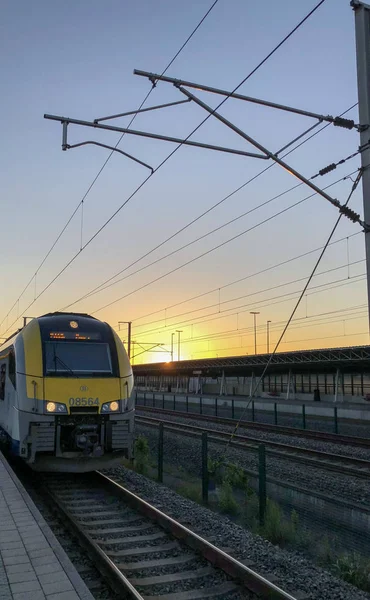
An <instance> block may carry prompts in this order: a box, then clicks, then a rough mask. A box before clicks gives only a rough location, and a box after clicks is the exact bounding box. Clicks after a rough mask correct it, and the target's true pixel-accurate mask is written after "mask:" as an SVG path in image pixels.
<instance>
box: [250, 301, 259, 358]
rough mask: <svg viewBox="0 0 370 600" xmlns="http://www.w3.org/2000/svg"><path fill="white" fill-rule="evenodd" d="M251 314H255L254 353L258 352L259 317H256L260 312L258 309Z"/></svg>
mask: <svg viewBox="0 0 370 600" xmlns="http://www.w3.org/2000/svg"><path fill="white" fill-rule="evenodd" d="M250 314H251V315H253V319H254V354H257V319H256V317H257V315H259V314H260V313H259V312H257V311H251V313H250Z"/></svg>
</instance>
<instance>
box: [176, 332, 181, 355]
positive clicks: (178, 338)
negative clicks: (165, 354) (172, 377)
mask: <svg viewBox="0 0 370 600" xmlns="http://www.w3.org/2000/svg"><path fill="white" fill-rule="evenodd" d="M176 333H177V334H178V337H177V360H178V361H180V334H181V333H182V329H176Z"/></svg>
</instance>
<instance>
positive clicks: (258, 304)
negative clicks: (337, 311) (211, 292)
mask: <svg viewBox="0 0 370 600" xmlns="http://www.w3.org/2000/svg"><path fill="white" fill-rule="evenodd" d="M365 276H366V274H365V273H360V274H359V275H354V276H353V277H351V278H350V279H348V277H344V278H342V279H338V280H336V281H335V282H331V283H330V282H329V283H323V284H321V285H318V286H315V287H314V288H311V289H313V290H317V289H318V288H324V289H318V291H310V292H309V295H313V294H318V293H322V292H326V291H328V290H332V289H336V288H338V287H343V286H347V285H353V284H355V283H358V282H359V281H364V279H365ZM334 284H335V285H334ZM326 286H330V287H326ZM297 294H299V290H296V291H294V292H287V293H286V294H279V295H278V296H273V297H272V298H264V299H262V300H255V301H254V302H251V303H249V304H242V305H241V306H237V307H233V308H228V309H225V310H224V311H221V312H219V311H214V312H213V313H209V314H208V315H202V316H200V317H192V318H190V319H187V320H186V321H184V320H183V321H178V322H177V323H172V324H171V325H170V326H169V327H171V328H174V327H180V326H181V327H186V326H191V325H199V324H204V323H210V322H212V321H217V320H219V319H226V318H228V317H232V316H236V315H240V314H242V313H244V312H249V311H250V309H251V308H259V309H261V308H271V306H275V305H277V304H283V303H285V302H290V301H291V300H294V299H295V298H297V297H298V296H297ZM290 296H292V297H290ZM273 300H275V302H273ZM266 302H267V304H264V303H266ZM245 307H248V308H245ZM241 309H244V310H241ZM232 310H233V311H236V312H233V313H230V311H232ZM225 313H229V314H225ZM210 317H211V318H210ZM197 319H202V320H197ZM169 327H167V330H168V328H169ZM163 329H165V328H164V327H163V326H161V327H154V328H153V329H150V330H148V331H142V332H139V334H138V335H140V336H141V337H144V336H145V337H146V336H148V335H153V334H154V333H163V331H162V330H163Z"/></svg>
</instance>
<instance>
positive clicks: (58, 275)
mask: <svg viewBox="0 0 370 600" xmlns="http://www.w3.org/2000/svg"><path fill="white" fill-rule="evenodd" d="M325 1H326V0H320V2H318V4H316V6H314V8H313V9H312V10H311V11H309V12H308V13H307V14H306V16H305V17H304V18H303V19H301V20H300V21H299V23H298V24H297V25H296V26H295V27H294V28H293V29H292V30H291V31H290V32H289V33H288V34H287V35H286V36H285V37H284V38H283V39H282V40H281V41H280V42H279V43H278V44H277V45H276V46H275V47H274V48H273V49H272V50H271V51H270V52H269V53H268V54H267V55H266V56H265V57H264V58H263V59H262V60H261V61H260V62H259V63H258V64H257V66H256V67H254V69H252V71H250V72H249V74H248V75H247V76H246V77H244V78H243V79H242V81H241V82H240V83H239V84H238V85H237V86H236V87H235V88H234V89H233V90H232V91H231V92H230V95H231V94H233V93H234V92H236V91H237V90H238V89H239V88H240V87H241V86H242V85H244V83H245V82H246V81H247V80H248V79H250V77H252V75H254V73H256V71H258V70H259V69H260V68H261V67H262V65H263V64H265V63H266V62H267V61H268V60H269V59H270V58H271V56H273V55H274V54H275V53H276V52H277V50H278V49H279V48H280V47H281V46H282V45H283V44H284V43H285V42H286V41H287V40H288V39H289V38H290V37H291V36H292V35H293V34H294V33H295V32H296V31H297V30H298V29H299V28H300V27H301V26H302V25H303V24H304V23H305V22H306V21H307V20H308V19H309V18H310V17H311V16H312V15H313V14H314V13H315V12H316V11H317V10H318V9H319V8H320V6H322V4H324V2H325ZM230 95H229V96H227V97H225V98H224V99H223V100H222V101H221V102H220V103H219V104H218V105H217V106H216V108H215V109H214V110H213V112H212V113H210V114H208V115H207V116H206V117H205V118H204V119H203V121H201V123H200V124H199V125H198V126H197V127H195V128H194V129H193V130H192V131H191V132H190V133H189V135H188V136H187V137H186V138H185V139H184V140H182V142H181V143H180V144H178V146H176V148H174V150H172V151H171V152H170V154H168V155H167V156H166V158H165V159H164V160H162V162H161V163H160V164H159V165H158V166H157V167H156V168H155V169H154V170H153V172H152V173H150V174H149V175H148V176H147V177H146V178H145V179H144V180H143V181H142V182H141V183H140V184H139V186H137V187H136V189H135V190H134V191H133V192H132V193H131V194H130V195H129V196H128V198H126V200H125V201H124V202H123V203H122V204H121V205H120V206H119V207H118V209H117V210H116V211H115V212H114V213H113V214H112V215H111V216H110V217H109V218H108V219H107V220H106V221H105V222H104V223H103V225H102V226H101V227H100V228H99V229H98V230H97V231H96V232H95V233H94V234H93V235H92V236H91V237H90V238H89V240H88V241H87V242H85V244H84V245H83V246H82V247H81V249H80V251H79V252H78V253H76V254H75V255H74V256H73V257H72V258H71V259H70V260H69V261H68V262H67V263H66V264H65V265H64V267H63V268H62V269H60V271H59V272H58V273H57V274H56V275H55V277H54V278H53V279H52V280H51V281H50V282H49V283H48V284H47V285H46V286H44V288H43V289H42V290H41V292H39V294H38V295H37V296H36V298H35V299H34V300H33V301H32V302H31V303H30V304H29V305H28V306H27V307H26V308H25V309H24V311H23V314H24V312H25V311H26V310H28V309H29V308H30V307H31V306H32V305H33V304H34V303H35V302H36V300H38V299H39V298H40V297H41V296H42V295H43V294H44V293H45V292H46V290H48V289H49V288H50V287H51V285H53V283H55V281H57V279H59V277H60V276H61V275H62V274H63V273H64V272H65V271H66V270H67V269H68V267H69V266H70V265H71V264H72V263H73V262H74V261H75V260H76V259H77V257H78V256H80V254H81V253H82V252H83V251H84V250H85V249H86V248H87V247H88V246H89V245H90V244H91V243H92V242H93V240H94V239H95V238H96V237H97V236H98V235H99V234H100V233H101V232H102V231H103V230H104V229H105V227H107V225H108V224H109V223H110V222H111V221H112V220H113V219H114V218H115V217H116V216H117V214H118V213H119V212H120V211H121V210H122V208H124V206H126V205H127V204H128V203H129V202H130V200H131V199H132V198H133V197H134V196H135V195H136V194H137V193H138V192H139V191H140V190H141V189H142V187H143V186H144V185H145V184H146V183H147V182H148V181H149V180H150V179H151V178H152V177H153V176H154V175H155V174H156V173H157V172H158V171H159V170H160V169H161V168H162V167H163V166H164V165H165V164H166V163H167V161H168V160H169V159H170V158H171V157H172V156H173V155H174V154H175V153H176V152H177V151H178V150H179V149H180V148H181V146H182V145H183V143H184V142H185V141H187V140H188V139H189V138H190V137H191V136H192V135H193V134H194V133H195V132H196V131H198V129H199V128H200V127H202V125H203V124H204V123H206V121H208V119H209V118H210V117H211V116H212V114H213V113H215V111H216V110H218V109H219V108H220V107H221V106H222V105H223V104H224V103H225V102H226V101H227V100H228V98H229V97H230ZM17 320H18V318H17V319H15V320H14V321H13V322H12V323H11V325H9V327H8V329H7V330H6V331H8V330H9V329H10V328H11V327H12V326H13V325H14V324H15V323H16V322H17ZM5 333H6V332H5Z"/></svg>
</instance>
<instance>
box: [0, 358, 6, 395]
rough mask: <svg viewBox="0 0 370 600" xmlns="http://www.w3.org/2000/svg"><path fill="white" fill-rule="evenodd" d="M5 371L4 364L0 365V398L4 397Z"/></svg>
mask: <svg viewBox="0 0 370 600" xmlns="http://www.w3.org/2000/svg"><path fill="white" fill-rule="evenodd" d="M5 373H6V365H1V367H0V400H4V399H5Z"/></svg>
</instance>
